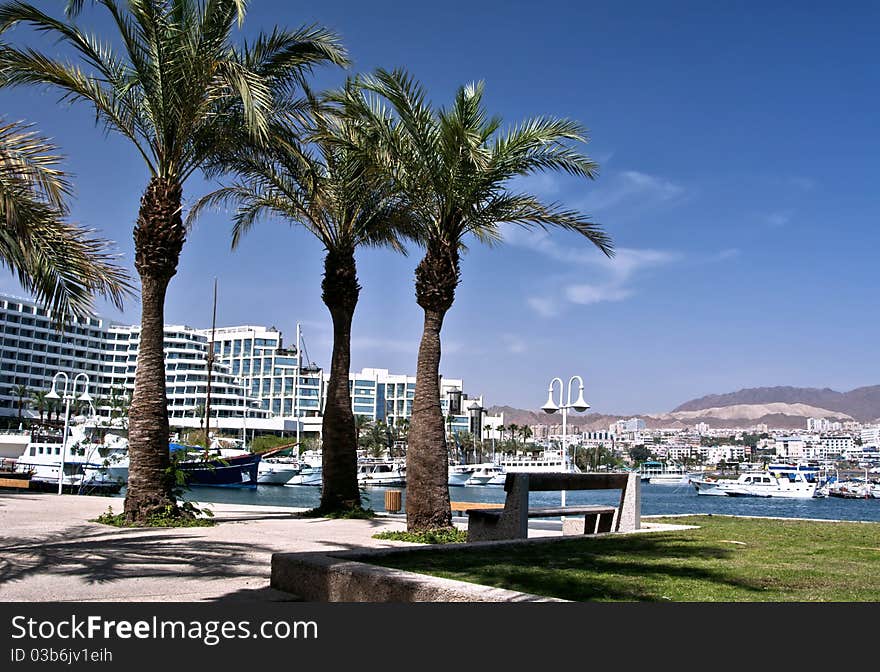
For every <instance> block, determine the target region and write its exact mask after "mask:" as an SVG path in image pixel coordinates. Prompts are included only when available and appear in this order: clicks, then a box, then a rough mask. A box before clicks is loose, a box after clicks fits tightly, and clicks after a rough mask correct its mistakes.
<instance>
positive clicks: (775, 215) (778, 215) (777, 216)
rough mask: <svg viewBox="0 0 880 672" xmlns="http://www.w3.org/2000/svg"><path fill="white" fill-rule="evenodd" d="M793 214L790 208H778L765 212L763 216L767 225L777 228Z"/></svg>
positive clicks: (788, 220) (785, 222)
mask: <svg viewBox="0 0 880 672" xmlns="http://www.w3.org/2000/svg"><path fill="white" fill-rule="evenodd" d="M793 216H794V213H793V212H792V211H791V210H778V211H776V212H768V213H766V214H765V215H764V216H763V218H764V222H766V223H767V224H768V225H769V226H772V227H774V228H779V227H782V226H785V225H786V224H788V223H789V222H790V221H791V218H792V217H793Z"/></svg>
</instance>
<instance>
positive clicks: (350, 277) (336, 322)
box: [191, 101, 415, 512]
mask: <svg viewBox="0 0 880 672" xmlns="http://www.w3.org/2000/svg"><path fill="white" fill-rule="evenodd" d="M311 112H312V119H311V121H310V122H309V123H308V126H307V129H308V130H307V132H308V137H309V138H310V139H311V143H310V145H309V146H308V147H307V148H305V149H303V148H301V147H300V146H299V144H298V142H297V139H298V137H301V136H302V133H303V132H304V131H303V130H302V129H297V130H294V129H293V128H292V127H291V126H289V125H287V126H281V125H278V126H276V127H275V128H274V130H273V134H272V142H271V143H270V147H271V149H264V150H253V149H245V150H244V151H241V152H238V153H236V154H234V155H230V156H226V157H225V158H224V161H223V163H224V164H225V169H226V170H228V171H230V172H232V173H234V174H235V175H236V176H237V177H236V181H235V182H234V183H232V184H230V185H228V186H224V187H221V188H220V189H218V190H216V191H214V192H212V193H210V194H208V195H207V196H205V197H204V198H202V199H201V200H200V201H199V203H198V204H197V205H196V206H195V207H194V208H193V211H192V213H191V217H195V216H197V215H198V213H199V212H200V211H201V210H202V209H203V208H204V207H207V206H208V205H211V204H213V205H222V204H226V205H230V204H231V205H233V206H234V207H235V214H234V215H233V237H232V245H233V247H237V246H238V245H239V243H240V242H241V240H242V238H243V236H244V235H245V234H246V233H247V232H248V231H250V230H251V228H252V227H253V225H254V223H255V222H256V221H257V220H258V219H260V218H264V217H275V218H278V219H280V220H281V221H283V222H286V223H289V224H298V225H300V226H302V227H303V228H305V229H306V230H307V231H308V232H309V233H311V234H312V235H314V236H315V237H316V238H317V239H318V241H319V242H320V243H321V245H322V246H323V247H324V251H325V255H324V279H323V282H322V283H321V288H322V290H323V293H322V298H323V300H324V304H325V305H326V306H327V309H328V310H329V312H330V316H331V318H332V321H333V354H332V356H331V362H330V378H329V380H328V383H327V402H326V405H325V408H324V418H323V428H322V434H323V437H324V447H323V452H322V465H323V479H324V482H323V489H322V491H321V505H320V510H321V511H323V512H335V511H340V510H344V509H351V508H359V507H360V490H359V489H358V482H357V447H358V439H359V437H360V434H361V432H360V429H361V427H360V425H359V423H358V420H360V418H361V417H362V416H358V417H357V418H355V416H354V413H353V411H352V402H351V391H350V389H349V377H348V375H349V369H350V365H351V325H352V320H353V318H354V312H355V308H356V307H357V301H358V296H359V294H360V290H361V287H360V285H359V283H358V277H357V264H356V261H355V251H356V250H357V249H359V248H361V247H379V246H387V247H390V248H392V249H393V250H395V251H397V252H400V253H404V254H405V253H406V250H405V248H404V246H403V242H402V241H403V239H404V238H405V237H406V236H407V235H411V232H412V231H414V230H415V226H414V224H413V221H414V219H415V218H414V211H413V210H412V209H411V208H409V207H408V206H407V205H406V203H404V202H403V201H402V200H401V199H400V198H399V197H398V196H397V195H396V193H395V191H394V190H393V189H392V187H391V181H390V180H389V179H387V178H385V177H382V176H381V175H380V176H379V178H378V179H377V171H376V170H375V168H374V167H372V166H371V165H370V164H369V163H365V162H364V161H363V157H364V156H365V155H366V154H365V152H363V151H352V150H350V149H347V148H346V146H347V145H348V143H349V142H353V143H357V142H358V135H359V130H358V128H357V126H356V125H355V124H353V123H352V122H351V121H350V120H346V119H345V118H344V117H340V116H338V115H335V114H332V113H329V111H328V110H327V109H324V110H322V109H321V108H320V105H318V104H317V103H314V101H313V106H312V110H311ZM364 419H365V420H366V418H364Z"/></svg>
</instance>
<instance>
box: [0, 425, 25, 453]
mask: <svg viewBox="0 0 880 672" xmlns="http://www.w3.org/2000/svg"><path fill="white" fill-rule="evenodd" d="M30 442H31V433H30V431H27V430H15V429H3V430H0V459H4V458H6V459H10V460H15V459H18V457H19V456H20V455H21V454H22V453H23V452H24V449H25V448H27V445H28V444H29V443H30Z"/></svg>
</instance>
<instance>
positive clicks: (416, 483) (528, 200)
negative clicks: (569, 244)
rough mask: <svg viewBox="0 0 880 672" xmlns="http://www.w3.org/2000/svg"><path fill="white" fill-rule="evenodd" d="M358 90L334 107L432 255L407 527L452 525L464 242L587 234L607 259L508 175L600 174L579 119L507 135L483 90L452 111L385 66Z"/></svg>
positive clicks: (472, 91)
mask: <svg viewBox="0 0 880 672" xmlns="http://www.w3.org/2000/svg"><path fill="white" fill-rule="evenodd" d="M359 87H360V90H359V91H358V90H357V89H355V88H354V87H349V88H348V89H346V92H345V93H344V94H343V95H340V96H339V99H340V100H341V101H342V102H343V103H344V104H345V105H346V106H348V107H349V108H350V110H351V114H358V115H360V116H361V117H362V118H364V119H365V120H367V123H368V124H369V125H370V127H371V128H373V129H375V137H376V138H377V142H378V143H380V144H379V145H378V147H379V153H380V155H381V156H382V157H383V158H385V160H386V162H385V165H386V166H387V167H388V170H389V174H390V175H392V176H393V178H394V180H395V182H396V183H397V184H398V187H399V189H400V190H401V191H402V192H403V193H404V194H406V196H407V197H408V200H409V201H410V202H411V203H413V204H414V205H413V207H415V208H417V209H418V210H419V218H420V220H422V221H423V222H424V226H423V229H422V231H421V237H420V240H421V243H422V245H423V246H424V248H425V255H424V257H423V258H422V260H421V262H420V263H419V265H418V267H417V268H416V274H415V275H416V279H415V280H416V282H415V285H416V300H417V302H418V304H419V306H421V308H422V310H423V311H424V330H423V333H422V339H421V343H420V345H419V354H418V366H417V371H416V390H415V398H414V400H413V412H412V426H411V430H412V435H411V440H410V450H409V451H408V453H407V471H406V473H407V486H406V487H407V493H406V502H407V506H406V515H407V527H408V528H409V529H410V530H425V529H431V528H438V527H448V526H450V525H451V524H452V517H451V513H450V510H449V488H448V486H447V476H446V473H447V470H446V464H447V455H446V452H447V450H446V442H445V440H444V431H443V415H442V412H441V407H440V391H439V390H440V381H439V366H440V354H441V343H440V330H441V327H442V326H443V319H444V317H445V315H446V313H447V311H449V309H450V308H451V307H452V304H453V301H454V300H455V289H456V287H457V286H458V284H459V282H460V279H461V274H460V266H459V264H460V255H461V252H462V250H463V249H464V245H465V240H466V239H467V238H469V237H470V236H473V237H474V238H476V240H477V241H479V242H483V243H488V244H493V243H497V242H500V241H501V239H502V232H501V229H500V228H499V227H500V225H501V224H512V225H518V226H522V227H525V228H536V227H537V228H543V229H551V228H559V229H564V230H568V231H573V232H575V233H577V234H580V235H582V236H584V237H585V238H586V239H587V240H588V241H589V242H591V243H593V244H594V245H595V246H596V247H598V248H599V250H601V251H602V252H603V253H605V254H606V255H608V256H611V255H612V245H611V241H610V239H609V237H608V236H607V235H606V234H605V233H604V232H603V231H602V230H601V228H600V227H599V226H597V225H596V224H594V223H593V222H591V221H589V220H588V219H587V218H586V217H584V216H582V215H580V214H579V213H577V212H573V211H569V210H565V209H563V208H561V207H559V206H557V205H554V204H545V203H543V202H542V201H541V200H540V199H539V198H538V197H537V196H534V195H532V194H528V193H523V192H514V191H512V190H511V189H510V181H511V180H512V179H513V178H515V177H519V176H527V175H531V174H534V173H537V172H540V171H544V170H561V171H564V172H566V173H569V174H571V175H575V176H579V177H583V178H593V177H595V175H596V171H597V166H596V164H595V163H593V161H591V160H590V159H589V158H588V157H587V156H586V155H584V154H582V153H581V152H580V151H578V150H577V149H575V148H573V147H572V146H571V145H570V143H571V142H586V136H585V130H584V129H583V127H582V126H581V125H580V124H578V123H576V122H574V121H569V120H565V119H553V118H548V117H539V118H535V119H530V120H527V121H525V122H523V123H521V124H519V125H517V126H515V127H513V128H511V129H510V130H508V131H507V132H500V131H499V129H500V128H501V120H500V119H499V118H498V117H490V116H488V113H487V110H486V109H485V106H484V105H483V101H482V98H483V84H482V83H477V84H472V85H470V86H464V87H461V88H459V89H458V91H457V93H456V95H455V98H454V100H453V102H452V104H451V105H450V106H449V108H448V109H439V110H436V109H434V108H433V107H432V106H431V105H430V103H428V102H426V96H425V92H424V90H423V88H422V87H421V85H419V84H418V83H417V82H416V81H415V80H414V79H413V78H412V77H411V76H410V75H408V74H407V73H406V72H404V71H402V70H395V71H393V72H388V71H385V70H378V71H377V72H376V74H375V75H372V76H363V77H361V78H360V79H359ZM389 107H390V110H389V109H388V108H389Z"/></svg>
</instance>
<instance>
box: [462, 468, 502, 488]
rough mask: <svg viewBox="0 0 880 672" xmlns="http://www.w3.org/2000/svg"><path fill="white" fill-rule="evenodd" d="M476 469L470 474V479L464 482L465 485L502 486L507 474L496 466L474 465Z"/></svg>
mask: <svg viewBox="0 0 880 672" xmlns="http://www.w3.org/2000/svg"><path fill="white" fill-rule="evenodd" d="M474 466H475V467H476V468H475V469H474V470H473V472H471V475H470V478H468V480H467V481H466V482H465V485H498V484H499V483H500V484H501V485H504V479H505V478H506V476H507V474H506V472H505V471H504V468H503V467H499V466H498V465H497V464H494V463H490V464H478V465H474Z"/></svg>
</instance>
